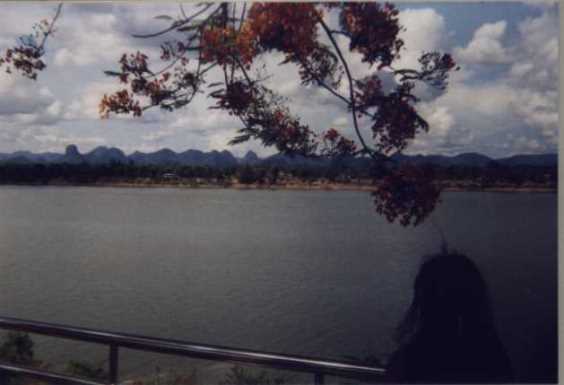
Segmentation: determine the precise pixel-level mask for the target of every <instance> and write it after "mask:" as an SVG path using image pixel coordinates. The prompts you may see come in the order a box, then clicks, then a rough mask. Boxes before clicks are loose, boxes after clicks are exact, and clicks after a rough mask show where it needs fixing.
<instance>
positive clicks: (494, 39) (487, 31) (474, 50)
mask: <svg viewBox="0 0 564 385" xmlns="http://www.w3.org/2000/svg"><path fill="white" fill-rule="evenodd" d="M506 28H507V22H506V21H505V20H500V21H498V22H496V23H486V24H484V25H482V26H481V27H480V28H478V29H477V30H476V32H474V37H473V38H472V40H471V41H470V42H469V43H468V45H467V46H466V47H464V48H457V49H456V51H455V54H456V57H457V58H459V59H460V60H461V61H462V62H465V63H481V64H498V63H507V62H508V61H509V56H508V54H507V52H506V49H505V47H504V46H503V44H502V39H503V37H504V35H505V30H506Z"/></svg>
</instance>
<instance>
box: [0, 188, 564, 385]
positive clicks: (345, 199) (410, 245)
mask: <svg viewBox="0 0 564 385" xmlns="http://www.w3.org/2000/svg"><path fill="white" fill-rule="evenodd" d="M443 201H444V202H443V204H442V205H440V207H439V209H438V210H437V211H436V212H435V213H434V214H433V218H432V220H431V221H428V222H427V223H425V224H424V225H422V226H419V227H417V228H408V229H405V228H402V227H401V226H398V225H390V224H388V223H386V222H385V220H383V219H382V218H381V217H379V216H377V215H376V214H375V213H374V210H373V207H372V206H371V201H370V196H369V195H368V194H367V193H361V192H322V191H309V192H305V191H304V192H298V191H234V190H175V189H111V188H51V187H48V188H37V187H35V188H34V187H3V188H0V280H1V282H2V291H1V292H0V303H1V305H2V309H3V310H2V313H3V314H5V315H9V316H13V317H21V318H29V319H36V320H41V321H47V322H57V323H67V324H73V325H78V326H85V327H93V328H103V329H110V330H116V331H125V332H131V333H141V334H146V335H152V336H158V337H170V338H176V339H183V340H189V341H194V342H201V343H210V344H219V345H227V346H236V347H241V348H251V349H262V350H270V351H276V352H280V353H294V354H307V355H314V356H321V357H326V358H336V359H342V358H343V357H344V356H357V357H363V356H367V355H376V356H379V357H382V359H386V358H387V357H388V356H389V355H390V354H391V353H392V352H393V351H394V350H395V348H396V345H395V341H394V339H393V331H394V329H395V327H396V326H397V324H398V323H399V321H400V319H401V318H402V315H403V313H404V311H405V309H407V307H408V306H409V302H410V299H411V295H412V283H413V280H414V278H415V274H416V273H417V270H418V268H419V266H420V264H421V262H422V256H423V255H425V254H429V253H435V252H437V251H438V249H439V247H440V232H439V229H440V230H441V231H442V232H443V233H444V234H445V237H446V239H447V241H448V244H449V246H450V247H451V248H454V249H456V250H458V251H460V252H463V253H464V254H466V255H468V256H470V257H471V258H472V260H474V261H475V262H476V263H477V265H478V266H479V268H480V270H481V271H482V273H483V275H484V278H485V280H486V281H487V283H488V286H489V289H490V294H491V299H492V303H493V309H494V318H495V322H496V324H497V326H498V330H499V335H500V339H501V340H502V342H503V344H504V345H505V347H506V348H507V350H508V353H509V356H510V359H511V360H512V362H513V365H514V367H515V369H516V370H515V371H516V375H517V376H518V378H519V379H521V380H523V379H528V380H531V379H536V380H550V379H554V378H555V375H556V371H555V370H556V369H555V367H556V349H557V345H556V341H557V334H556V325H557V318H556V317H557V316H556V314H557V311H556V310H557V308H556V293H557V276H556V270H557V269H556V267H557V229H556V223H557V213H556V203H557V198H556V195H555V194H525V193H523V194H507V193H505V194H504V193H447V194H444V197H443ZM41 346H42V347H43V349H44V350H45V354H49V355H51V356H55V357H56V358H57V360H64V359H65V354H67V355H68V353H65V349H62V348H61V349H59V348H55V347H53V345H51V344H49V346H47V345H46V344H41ZM86 349H88V347H85V348H84V350H86ZM539 352H542V353H543V355H544V356H546V352H549V357H553V359H549V360H546V359H542V360H539V359H538V358H536V357H539Z"/></svg>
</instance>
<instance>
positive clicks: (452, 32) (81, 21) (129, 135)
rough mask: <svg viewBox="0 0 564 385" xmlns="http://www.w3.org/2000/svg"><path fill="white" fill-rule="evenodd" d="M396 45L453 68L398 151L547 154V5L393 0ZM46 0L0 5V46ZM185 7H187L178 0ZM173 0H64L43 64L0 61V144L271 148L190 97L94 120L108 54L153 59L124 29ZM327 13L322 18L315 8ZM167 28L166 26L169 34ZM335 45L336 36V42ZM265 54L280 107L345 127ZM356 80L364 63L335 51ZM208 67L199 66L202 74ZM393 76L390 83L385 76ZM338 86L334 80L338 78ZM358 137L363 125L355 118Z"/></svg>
mask: <svg viewBox="0 0 564 385" xmlns="http://www.w3.org/2000/svg"><path fill="white" fill-rule="evenodd" d="M396 5H397V6H398V8H399V9H400V11H401V12H400V23H401V24H402V25H403V26H404V27H405V31H403V32H402V35H401V37H402V38H403V40H404V41H405V47H406V49H405V51H404V52H403V53H402V56H401V59H400V60H399V62H398V63H397V65H396V66H397V67H405V68H409V67H413V66H416V64H417V58H418V57H419V55H420V54H421V53H422V52H424V51H425V52H426V51H441V52H449V53H451V54H452V55H453V57H454V59H455V61H456V62H457V63H458V64H459V65H460V67H461V69H460V71H458V72H455V73H454V74H453V75H452V76H451V79H450V81H449V87H448V90H447V91H446V92H442V93H438V92H430V90H429V89H425V88H424V87H422V88H421V89H418V96H420V98H421V102H420V103H419V104H418V107H417V109H418V111H419V113H420V114H421V115H422V116H423V117H424V118H425V119H426V120H427V121H428V123H429V124H430V130H429V132H428V133H424V134H421V135H419V136H418V137H417V138H416V139H415V140H413V141H412V142H411V143H410V145H409V147H408V149H407V150H406V151H405V152H406V153H410V154H419V153H420V154H444V155H455V154H459V153H464V152H480V153H483V154H485V155H488V156H491V157H505V156H511V155H514V154H518V153H529V154H533V153H549V152H556V151H557V142H558V80H559V77H558V73H559V59H558V56H559V52H558V45H559V42H558V33H559V16H558V4H557V3H556V2H544V1H540V2H539V1H536V2H535V1H527V2H524V3H518V2H498V3H496V2H480V3H465V2H462V1H459V2H456V3H452V2H451V3H436V2H430V3H425V2H418V3H409V2H399V3H396ZM55 7H56V3H45V2H43V3H14V2H11V3H2V2H0V12H1V13H2V15H3V18H2V23H1V24H0V51H2V52H3V51H4V50H5V49H6V48H8V47H10V46H13V45H14V43H15V42H16V38H17V37H18V36H21V35H23V34H29V33H30V31H31V28H32V26H33V24H34V23H36V22H38V21H40V20H42V19H45V18H50V17H51V16H52V15H53V14H54V12H55ZM186 8H187V9H188V10H189V9H190V5H187V6H186ZM179 12H180V11H179V6H178V3H174V2H170V3H158V4H157V3H156V2H155V3H147V2H144V3H98V4H80V3H67V4H65V5H64V6H63V12H62V15H61V18H60V19H59V21H58V24H57V32H56V34H55V35H54V36H53V38H52V39H51V40H49V42H48V45H47V55H46V59H45V60H46V63H47V65H48V68H47V70H45V71H44V72H42V73H40V75H39V79H38V80H37V81H32V80H29V79H26V78H23V77H22V76H19V75H7V74H5V73H4V71H3V70H0V152H13V151H17V150H29V151H34V152H45V151H54V152H62V151H64V148H65V147H66V146H67V145H69V144H76V145H77V146H78V148H79V150H80V151H81V152H87V151H89V150H91V149H93V148H95V147H97V146H108V147H112V146H115V147H119V148H121V149H122V150H124V151H125V152H126V153H131V152H134V151H136V150H139V151H145V152H148V151H155V150H158V149H161V148H170V149H172V150H175V151H184V150H186V149H199V150H203V151H209V150H224V149H227V150H229V151H231V152H232V153H234V154H235V155H239V156H242V155H244V154H245V153H246V152H247V151H248V150H253V151H255V152H257V153H258V154H259V155H262V156H266V155H269V154H272V153H274V152H275V151H274V149H272V148H265V147H263V146H262V145H261V144H260V143H258V142H248V143H244V144H240V145H237V146H230V145H229V144H228V141H229V140H230V139H231V138H232V137H233V136H235V134H236V130H237V129H238V128H240V123H239V122H238V121H237V120H236V118H233V117H231V116H229V115H228V114H227V113H225V112H224V111H220V110H210V109H209V107H210V106H211V104H212V103H213V102H212V101H211V100H210V99H209V98H206V96H205V95H200V96H199V97H198V98H196V99H195V100H194V101H193V102H192V104H190V105H189V106H187V107H185V108H183V109H181V110H177V111H175V112H172V113H171V112H166V111H161V110H158V109H152V110H150V111H148V112H147V113H146V114H144V116H143V117H142V118H133V117H123V116H120V117H112V118H110V119H105V120H102V119H100V117H99V113H98V103H99V101H100V99H101V97H102V95H103V94H104V93H111V92H112V91H115V90H116V89H118V88H120V87H119V84H118V83H117V82H116V80H115V79H114V78H109V77H107V76H105V75H104V74H103V71H104V70H111V69H114V70H115V69H117V68H118V64H117V61H118V60H119V58H120V56H121V55H122V54H123V53H126V52H136V51H137V50H140V51H143V52H145V53H147V54H148V55H149V57H150V58H151V57H155V58H158V57H159V56H160V53H159V49H158V47H159V44H160V43H161V42H162V41H163V40H162V38H158V39H138V38H134V37H132V34H135V33H147V32H153V31H158V30H160V29H162V28H165V27H167V26H168V23H170V22H167V21H166V20H163V19H158V18H155V16H158V15H164V14H166V15H170V16H173V17H176V16H179ZM326 17H327V19H328V21H329V22H333V21H334V19H335V18H334V15H331V14H329V15H327V16H326ZM172 36H173V35H171V37H172ZM338 43H339V45H341V46H342V47H343V48H344V47H345V44H346V43H345V41H344V38H343V39H340V40H339V41H338ZM281 58H282V56H280V55H277V54H275V55H270V56H268V57H265V58H263V59H261V60H262V62H261V63H260V64H264V65H266V68H267V69H268V70H269V72H271V74H272V77H271V78H269V80H268V83H269V85H270V86H272V87H273V88H274V89H275V90H277V91H278V92H279V93H280V94H282V95H283V96H285V97H287V99H288V101H289V107H290V110H291V111H292V112H293V113H295V114H297V115H298V116H300V117H301V119H302V121H304V122H305V123H308V124H309V125H310V127H311V128H313V129H314V130H317V131H325V130H327V129H328V128H331V127H334V128H337V129H339V130H341V131H342V132H344V133H345V134H351V136H352V132H353V131H352V122H351V119H350V116H349V115H348V113H347V111H346V108H345V106H344V105H342V104H341V103H340V102H339V101H338V100H335V99H334V97H332V96H331V95H330V94H328V93H327V91H325V90H323V89H319V88H317V87H304V86H302V85H300V82H299V79H298V78H297V70H296V68H295V67H294V66H292V65H285V66H280V65H278V63H279V62H280V61H281ZM346 59H347V61H349V63H350V66H351V69H352V72H353V73H354V74H356V75H355V76H356V77H359V78H360V77H362V76H366V75H368V74H370V73H371V72H373V71H374V70H375V69H374V68H372V69H371V68H369V67H367V66H366V65H364V64H363V63H362V62H361V61H360V57H359V56H358V54H354V53H346ZM219 76H220V74H219V73H213V72H212V73H210V79H209V81H210V82H213V78H214V77H219ZM392 81H393V80H392ZM342 87H344V88H343V91H346V82H343V84H342ZM362 127H363V129H364V130H366V131H365V132H366V133H367V134H366V135H367V136H369V135H370V134H369V133H368V132H369V131H368V127H369V126H368V122H367V123H366V124H365V123H364V122H362Z"/></svg>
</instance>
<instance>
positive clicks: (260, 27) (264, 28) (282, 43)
mask: <svg viewBox="0 0 564 385" xmlns="http://www.w3.org/2000/svg"><path fill="white" fill-rule="evenodd" d="M322 17H323V15H322V11H321V10H320V9H319V8H317V6H316V4H315V3H253V6H252V7H251V9H250V11H249V16H248V18H247V19H246V21H245V24H244V28H243V29H245V28H248V30H249V32H250V36H251V38H252V39H254V40H255V41H256V43H257V46H258V48H259V49H260V52H268V51H271V50H276V51H280V52H282V53H284V54H285V56H286V57H285V60H284V62H283V63H289V62H292V63H295V64H296V65H298V67H299V68H300V71H299V73H300V77H301V79H302V83H303V84H310V83H316V82H318V81H319V80H324V79H326V78H331V79H332V83H337V82H338V72H339V68H338V59H337V57H336V56H335V55H334V54H333V53H332V52H331V51H330V50H329V49H328V47H326V46H325V45H323V44H321V43H320V42H319V40H318V31H317V30H318V24H319V20H320V19H321V18H322Z"/></svg>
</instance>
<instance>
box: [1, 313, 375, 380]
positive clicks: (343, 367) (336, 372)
mask: <svg viewBox="0 0 564 385" xmlns="http://www.w3.org/2000/svg"><path fill="white" fill-rule="evenodd" d="M0 329H10V330H17V331H21V332H27V333H35V334H42V335H46V336H50V337H60V338H65V339H72V340H79V341H84V342H90V343H96V344H103V345H106V346H108V347H109V352H108V353H109V379H108V380H109V382H107V383H102V382H99V381H93V380H87V379H82V378H79V377H73V376H67V375H62V374H58V373H53V372H49V371H45V370H41V369H35V368H29V367H23V366H18V365H12V364H4V363H0V372H4V373H8V374H11V375H21V376H28V377H32V378H35V379H39V380H46V381H49V382H50V383H53V384H61V385H67V384H68V385H108V384H111V385H117V384H118V383H119V375H118V372H119V348H128V349H133V350H141V351H147V352H153V353H164V354H171V355H176V356H184V357H190V358H199V359H205V360H215V361H227V362H233V363H249V364H255V365H260V366H265V367H270V368H276V369H285V370H290V371H298V372H307V373H312V374H313V375H314V378H313V380H314V381H313V382H314V383H315V384H323V383H324V378H325V376H326V375H333V376H337V377H344V378H353V379H358V380H362V381H369V382H381V381H382V380H383V378H384V375H385V369H382V368H375V367H370V366H362V365H353V364H349V363H346V362H339V361H328V360H323V359H318V358H311V357H302V356H292V355H286V354H276V353H267V352H260V351H253V350H243V349H233V348H228V347H221V346H214V345H202V344H195V343H191V342H185V341H178V340H171V339H162V338H153V337H146V336H140V335H135V334H127V333H114V332H109V331H103V330H94V329H86V328H80V327H74V326H66V325H57V324H52V323H46V322H36V321H29V320H23V319H17V318H9V317H0Z"/></svg>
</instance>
